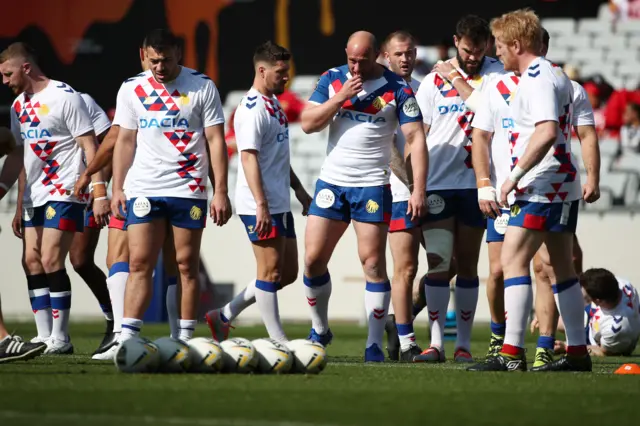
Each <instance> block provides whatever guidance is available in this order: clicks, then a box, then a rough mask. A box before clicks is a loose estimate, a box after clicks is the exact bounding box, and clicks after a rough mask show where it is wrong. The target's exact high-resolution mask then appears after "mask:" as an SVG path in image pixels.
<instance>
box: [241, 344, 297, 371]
mask: <svg viewBox="0 0 640 426" xmlns="http://www.w3.org/2000/svg"><path fill="white" fill-rule="evenodd" d="M251 343H253V346H254V347H255V348H256V352H257V353H258V371H259V372H260V373H263V374H272V373H288V372H289V370H291V366H292V365H293V355H292V354H291V351H290V350H289V349H288V348H287V347H286V346H285V345H283V344H282V343H280V342H278V341H277V340H273V339H256V340H254V341H253V342H251Z"/></svg>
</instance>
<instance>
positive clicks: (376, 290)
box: [364, 281, 391, 349]
mask: <svg viewBox="0 0 640 426" xmlns="http://www.w3.org/2000/svg"><path fill="white" fill-rule="evenodd" d="M389 302H391V284H390V283H389V281H384V282H381V283H372V282H369V281H367V285H366V287H365V292H364V309H365V310H366V312H367V320H368V322H369V335H368V337H367V346H366V347H367V348H369V347H371V345H374V344H375V345H378V348H380V349H382V339H383V337H384V325H385V323H386V320H387V313H388V312H389Z"/></svg>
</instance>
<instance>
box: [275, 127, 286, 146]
mask: <svg viewBox="0 0 640 426" xmlns="http://www.w3.org/2000/svg"><path fill="white" fill-rule="evenodd" d="M286 140H289V129H286V130H285V131H284V132H281V133H278V136H276V141H278V143H282V142H284V141H286Z"/></svg>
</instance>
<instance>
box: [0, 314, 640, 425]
mask: <svg viewBox="0 0 640 426" xmlns="http://www.w3.org/2000/svg"><path fill="white" fill-rule="evenodd" d="M13 326H14V328H15V329H16V331H17V334H22V335H23V336H25V337H28V336H32V335H33V332H34V330H33V327H32V326H30V325H26V324H15V325H13ZM101 328H102V326H101V325H100V324H72V326H71V334H72V336H73V343H74V345H75V349H76V354H75V355H73V356H64V357H63V356H57V357H54V356H41V357H39V358H36V359H34V360H31V361H28V362H15V363H10V364H3V365H0V425H3V426H5V425H6V426H22V425H30V426H31V425H33V424H37V425H39V426H49V425H51V426H57V425H60V426H80V425H83V426H84V425H91V426H103V425H109V426H111V425H114V424H118V425H142V424H144V425H146V424H149V425H158V426H164V425H177V426H179V425H195V426H218V425H236V426H245V425H246V426H254V425H265V426H275V425H288V426H307V425H309V426H310V425H372V424H387V425H396V424H398V425H405V424H406V425H408V424H433V425H437V426H446V425H457V426H458V425H467V424H468V425H485V424H486V425H492V426H495V425H497V424H500V423H501V422H505V421H509V422H514V423H516V424H517V425H518V426H522V425H536V426H538V425H559V424H563V423H567V422H569V423H570V424H580V425H581V426H584V425H598V426H600V425H602V424H610V425H615V426H624V425H631V424H640V411H638V409H637V407H636V406H635V404H638V403H639V402H640V376H619V375H613V374H612V373H613V371H615V369H616V368H617V367H618V366H620V365H621V364H623V363H625V362H635V363H640V356H639V355H636V356H635V357H631V358H628V357H627V358H607V359H594V372H593V373H592V374H584V373H582V374H574V373H555V374H541V373H538V374H535V373H484V374H483V373H470V372H466V371H464V366H462V365H457V364H454V363H452V362H447V363H445V364H438V365H424V364H420V365H407V364H397V363H385V364H375V365H371V364H367V365H365V364H363V362H362V360H363V358H362V356H363V347H364V342H365V338H366V330H365V329H364V328H362V327H358V326H353V325H341V326H335V327H333V328H332V330H333V332H334V335H335V338H334V341H333V342H334V343H333V344H332V345H331V346H329V350H328V352H329V355H330V361H329V365H328V366H327V368H326V369H325V371H324V372H323V373H322V374H320V375H318V376H302V375H281V376H260V375H245V376H243V375H191V374H180V375H159V374H158V375H126V374H121V373H118V372H117V371H116V369H115V367H114V365H113V364H112V363H103V362H98V361H92V360H91V359H90V357H89V356H88V354H89V353H91V352H92V351H93V350H94V349H95V347H96V345H97V344H98V342H99V340H100V331H101ZM10 329H11V328H10ZM167 330H168V327H167V326H166V325H159V326H157V325H146V326H145V328H144V332H145V336H146V337H149V338H156V337H159V336H161V335H163V334H165V333H166V331H167ZM198 331H199V333H197V334H199V335H203V336H204V335H206V332H207V329H206V326H200V327H199V330H198ZM286 331H287V333H288V335H289V338H291V339H294V338H302V337H306V335H307V333H308V327H306V326H304V327H303V326H298V325H290V326H288V327H286ZM264 335H265V332H264V329H263V327H239V328H237V329H236V330H233V336H237V337H240V336H241V337H247V338H250V339H253V338H258V337H264ZM418 337H419V339H418V340H419V342H422V343H424V342H426V336H425V333H424V331H420V332H419V334H418ZM488 337H489V330H488V328H485V327H479V328H477V329H476V330H475V333H474V341H473V346H472V351H473V353H474V354H475V355H476V356H478V357H480V356H483V355H484V353H485V351H486V349H487V343H488ZM534 346H535V345H534V342H533V340H530V342H529V346H528V354H529V358H530V360H529V361H530V362H531V361H532V358H533V354H534ZM446 350H447V353H448V355H449V356H452V355H453V346H452V345H451V344H448V345H447V347H446ZM636 354H637V352H636Z"/></svg>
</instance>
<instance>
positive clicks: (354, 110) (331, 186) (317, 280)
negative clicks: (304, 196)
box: [302, 31, 428, 362]
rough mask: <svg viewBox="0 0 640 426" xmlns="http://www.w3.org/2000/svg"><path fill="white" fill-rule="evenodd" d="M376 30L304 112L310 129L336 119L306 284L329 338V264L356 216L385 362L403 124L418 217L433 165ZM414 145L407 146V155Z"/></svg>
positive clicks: (376, 355)
mask: <svg viewBox="0 0 640 426" xmlns="http://www.w3.org/2000/svg"><path fill="white" fill-rule="evenodd" d="M378 53H379V49H378V46H377V42H376V39H375V37H374V36H373V35H372V34H371V33H368V32H364V31H360V32H356V33H354V34H352V35H351V37H350V38H349V41H348V42H347V48H346V54H347V65H343V66H340V67H337V68H332V69H330V70H329V71H327V72H325V73H324V74H323V75H322V76H321V77H320V80H319V81H318V85H317V87H316V89H315V91H314V93H313V94H312V95H311V98H310V99H309V103H308V104H307V107H306V108H305V110H304V111H303V113H302V129H303V130H304V132H305V133H308V134H309V133H315V132H319V131H321V130H323V129H324V128H325V127H327V126H329V146H328V149H327V158H326V160H325V162H324V164H323V166H322V170H321V172H320V177H319V179H318V181H317V183H316V192H315V196H314V200H313V203H312V204H311V208H310V209H309V219H308V221H307V227H306V236H305V272H304V284H305V290H306V296H307V301H308V304H309V307H310V308H311V320H312V329H311V333H310V335H309V339H311V340H314V341H317V342H320V343H321V344H323V345H327V344H329V343H330V342H331V339H332V337H333V335H332V333H331V331H330V330H329V324H328V318H327V315H328V307H329V296H330V294H331V276H330V275H329V270H328V264H329V260H330V259H331V255H332V254H333V251H334V249H335V246H336V244H337V243H338V241H340V238H341V237H342V235H343V234H344V232H345V231H346V229H347V227H348V226H349V223H350V222H352V223H353V226H354V229H355V232H356V236H357V240H358V254H359V257H360V261H361V263H362V267H363V270H364V275H365V279H366V288H365V309H366V312H367V318H368V323H369V335H368V338H367V343H366V350H365V356H364V358H365V362H382V361H384V353H383V352H382V349H381V347H382V338H383V336H384V326H385V320H386V316H387V311H388V309H389V302H390V298H391V285H390V283H389V278H388V276H387V271H386V259H385V252H386V239H387V233H388V229H389V222H390V220H391V204H392V196H391V190H390V188H389V173H390V172H389V162H390V159H391V147H392V146H393V135H394V133H395V132H396V130H397V128H398V125H399V126H400V130H401V132H402V133H403V135H404V137H405V140H406V143H407V144H408V145H409V146H410V147H411V165H412V168H413V192H412V194H411V198H410V199H409V201H408V207H407V214H409V215H411V220H412V221H415V220H418V219H419V218H420V217H421V216H422V214H423V209H424V201H425V184H426V173H427V168H428V160H427V152H426V145H425V140H424V133H423V130H422V126H421V124H420V123H421V121H422V116H421V114H420V109H419V108H418V104H417V102H416V100H415V97H414V94H413V90H412V89H411V87H410V86H408V85H407V83H406V82H405V81H404V80H403V79H402V78H401V77H399V76H398V75H396V74H394V73H393V72H391V71H389V70H387V69H386V68H384V67H383V66H381V65H379V64H377V63H376V58H377V56H378ZM408 154H409V150H406V151H405V155H408Z"/></svg>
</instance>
